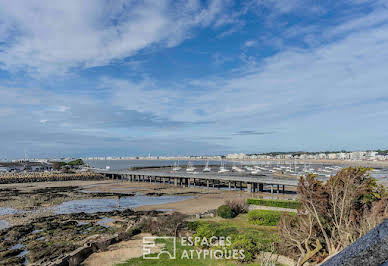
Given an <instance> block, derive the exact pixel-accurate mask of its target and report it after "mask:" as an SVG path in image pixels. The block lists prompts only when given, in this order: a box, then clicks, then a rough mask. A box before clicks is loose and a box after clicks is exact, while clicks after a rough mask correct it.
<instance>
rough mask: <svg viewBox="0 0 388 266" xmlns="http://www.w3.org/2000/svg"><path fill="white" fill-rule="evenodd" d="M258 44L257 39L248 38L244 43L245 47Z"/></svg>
mask: <svg viewBox="0 0 388 266" xmlns="http://www.w3.org/2000/svg"><path fill="white" fill-rule="evenodd" d="M256 44H257V41H256V40H248V41H246V42H245V43H244V46H245V47H252V46H255V45H256Z"/></svg>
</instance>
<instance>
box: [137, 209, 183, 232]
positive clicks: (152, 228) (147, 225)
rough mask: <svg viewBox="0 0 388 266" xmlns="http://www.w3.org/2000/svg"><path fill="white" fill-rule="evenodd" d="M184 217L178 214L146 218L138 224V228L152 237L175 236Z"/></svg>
mask: <svg viewBox="0 0 388 266" xmlns="http://www.w3.org/2000/svg"><path fill="white" fill-rule="evenodd" d="M186 217H187V216H186V215H184V214H181V213H178V212H175V213H172V214H169V215H165V216H157V217H150V216H148V217H145V218H143V220H141V222H139V224H138V228H139V229H140V230H141V231H143V232H148V233H151V234H153V235H158V236H175V233H176V230H177V228H178V226H179V225H180V224H183V223H184V219H185V218H186Z"/></svg>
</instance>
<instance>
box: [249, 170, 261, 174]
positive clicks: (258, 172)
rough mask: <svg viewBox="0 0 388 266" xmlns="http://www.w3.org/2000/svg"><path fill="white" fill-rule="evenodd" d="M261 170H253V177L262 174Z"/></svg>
mask: <svg viewBox="0 0 388 266" xmlns="http://www.w3.org/2000/svg"><path fill="white" fill-rule="evenodd" d="M260 172H261V171H260V169H255V170H253V171H251V174H252V175H258V174H260Z"/></svg>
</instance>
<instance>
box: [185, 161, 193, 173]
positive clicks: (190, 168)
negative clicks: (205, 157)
mask: <svg viewBox="0 0 388 266" xmlns="http://www.w3.org/2000/svg"><path fill="white" fill-rule="evenodd" d="M194 171H195V167H194V166H193V163H192V162H189V163H188V164H187V168H186V172H194Z"/></svg>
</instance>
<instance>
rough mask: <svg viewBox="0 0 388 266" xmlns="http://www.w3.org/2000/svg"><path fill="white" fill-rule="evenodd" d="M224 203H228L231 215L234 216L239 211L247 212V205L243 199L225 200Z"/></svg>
mask: <svg viewBox="0 0 388 266" xmlns="http://www.w3.org/2000/svg"><path fill="white" fill-rule="evenodd" d="M225 205H228V206H229V207H230V208H231V209H232V212H233V217H236V216H237V215H239V214H240V213H247V212H248V205H247V203H246V202H245V200H232V201H230V200H227V201H226V202H225Z"/></svg>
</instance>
